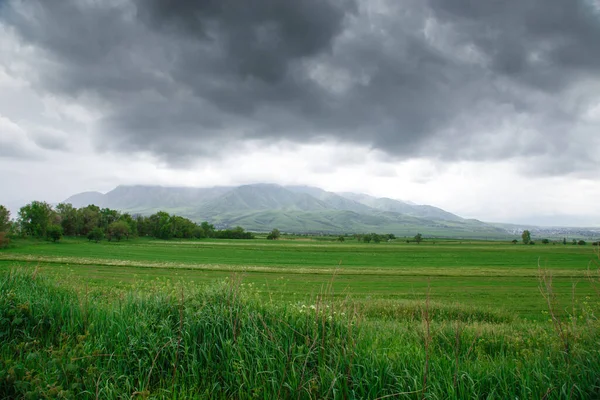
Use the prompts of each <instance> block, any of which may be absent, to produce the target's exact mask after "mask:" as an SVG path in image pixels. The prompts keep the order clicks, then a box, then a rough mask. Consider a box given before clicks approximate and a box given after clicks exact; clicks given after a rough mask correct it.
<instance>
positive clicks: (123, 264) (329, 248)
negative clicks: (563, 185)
mask: <svg viewBox="0 0 600 400" xmlns="http://www.w3.org/2000/svg"><path fill="white" fill-rule="evenodd" d="M593 258H594V252H593V249H592V247H591V246H571V245H567V246H563V245H545V246H544V245H535V246H524V245H520V244H519V245H513V244H510V243H504V242H486V241H463V242H461V241H452V240H436V241H435V244H434V243H433V241H426V242H424V243H422V244H420V245H417V244H414V243H411V244H406V243H405V242H404V241H396V242H391V243H380V244H360V243H356V242H355V241H347V242H345V243H336V242H324V241H315V240H280V241H275V242H273V241H266V240H252V241H224V240H217V241H215V240H213V241H211V240H206V241H169V242H165V241H157V240H145V239H137V240H132V241H124V242H121V243H108V242H102V243H98V244H96V243H89V242H87V241H85V240H78V239H67V240H65V241H64V242H63V243H58V244H54V243H49V242H45V241H39V242H35V241H17V242H16V243H15V244H14V246H13V247H12V248H10V249H6V250H2V251H0V269H4V270H7V269H10V268H12V267H14V266H18V265H19V266H30V267H35V266H38V265H39V266H40V267H41V268H42V269H43V270H46V271H48V272H50V273H53V274H59V275H63V276H64V275H73V276H76V277H80V278H81V279H85V280H86V281H87V282H88V283H89V284H91V285H97V286H105V287H112V286H117V287H122V288H126V287H128V286H129V285H131V284H133V283H135V282H136V281H140V280H142V281H143V280H146V281H147V280H152V279H154V278H156V277H164V278H175V279H178V278H183V279H186V280H190V281H194V282H198V283H209V282H213V281H215V280H220V279H223V278H224V277H227V276H229V275H231V274H233V273H237V274H241V275H242V276H243V279H244V281H245V282H247V283H253V284H254V285H255V287H257V288H259V290H260V292H261V293H262V294H263V295H264V296H268V297H269V298H273V297H275V298H277V299H281V300H285V301H301V300H303V299H304V298H306V297H307V296H311V295H314V294H315V293H316V292H318V291H319V290H320V289H321V287H322V285H323V284H325V283H327V282H329V281H331V280H332V277H333V288H334V290H335V292H336V293H338V294H340V295H345V294H351V295H352V296H353V297H354V298H356V299H391V300H402V301H414V300H422V299H423V297H424V295H425V292H426V291H427V288H428V287H430V292H431V295H430V296H431V298H432V299H433V300H435V301H438V302H444V303H448V304H460V305H466V306H473V307H488V308H492V309H495V310H499V311H502V312H507V313H511V314H514V315H517V316H520V317H522V318H527V319H536V320H537V319H541V318H543V315H542V311H543V310H544V309H545V304H544V301H543V299H542V298H541V296H540V295H539V291H538V285H539V282H538V272H539V271H538V263H539V264H541V265H542V266H543V267H544V268H547V269H548V270H549V271H551V272H552V274H553V275H554V277H555V279H554V286H555V290H556V292H557V295H558V296H559V298H561V299H563V300H564V301H565V303H566V304H565V306H566V305H568V304H567V303H568V302H569V301H570V299H571V291H572V285H573V284H576V285H577V287H576V290H575V300H576V301H580V302H581V301H583V300H584V299H585V298H586V297H588V296H590V295H592V294H593V291H592V288H591V287H590V285H589V282H588V280H587V279H586V278H585V276H586V272H587V266H588V263H589V262H590V260H591V259H593ZM567 300H568V301H567Z"/></svg>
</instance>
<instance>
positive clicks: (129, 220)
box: [119, 213, 138, 236]
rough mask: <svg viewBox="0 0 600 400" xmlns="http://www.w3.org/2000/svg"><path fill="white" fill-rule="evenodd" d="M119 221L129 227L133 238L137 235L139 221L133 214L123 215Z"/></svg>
mask: <svg viewBox="0 0 600 400" xmlns="http://www.w3.org/2000/svg"><path fill="white" fill-rule="evenodd" d="M119 221H123V222H125V223H126V224H127V225H129V232H130V235H132V236H136V235H137V232H138V223H137V220H136V219H135V218H133V217H132V216H131V214H129V213H124V214H121V216H120V217H119Z"/></svg>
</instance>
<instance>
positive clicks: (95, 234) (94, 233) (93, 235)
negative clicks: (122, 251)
mask: <svg viewBox="0 0 600 400" xmlns="http://www.w3.org/2000/svg"><path fill="white" fill-rule="evenodd" d="M87 238H88V240H89V241H90V242H91V241H92V240H93V241H94V242H96V243H98V242H99V241H101V240H102V239H104V231H102V229H100V228H94V229H92V230H91V231H90V233H88V235H87Z"/></svg>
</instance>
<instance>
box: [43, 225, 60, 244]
mask: <svg viewBox="0 0 600 400" xmlns="http://www.w3.org/2000/svg"><path fill="white" fill-rule="evenodd" d="M62 235H63V230H62V227H61V226H60V225H50V226H49V227H48V229H46V237H47V238H48V239H49V240H52V241H53V242H54V243H56V242H58V241H59V240H60V239H61V238H62Z"/></svg>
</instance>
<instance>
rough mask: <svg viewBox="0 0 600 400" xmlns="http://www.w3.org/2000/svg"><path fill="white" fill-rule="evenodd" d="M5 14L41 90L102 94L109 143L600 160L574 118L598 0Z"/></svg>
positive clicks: (89, 98)
mask: <svg viewBox="0 0 600 400" xmlns="http://www.w3.org/2000/svg"><path fill="white" fill-rule="evenodd" d="M0 21H2V23H4V24H7V25H10V26H11V27H12V28H13V29H14V30H15V32H17V34H18V35H19V36H20V38H21V39H22V40H23V41H24V42H26V43H28V44H31V45H34V46H36V47H37V48H38V49H39V51H40V54H41V61H40V65H41V67H40V70H39V71H38V75H37V76H35V77H30V79H31V80H32V82H33V83H34V84H35V85H37V87H39V88H40V90H45V91H48V92H49V93H51V94H54V95H60V96H68V97H71V98H75V99H77V100H78V101H80V102H82V103H83V104H86V105H87V106H88V107H94V108H95V109H97V110H99V111H100V113H101V115H102V116H103V117H102V118H101V119H100V121H99V123H98V125H97V126H96V127H95V130H96V132H97V136H96V145H97V147H98V148H99V149H101V150H105V151H113V150H118V151H123V152H129V151H141V152H150V153H152V154H155V155H156V156H158V157H160V158H162V159H164V160H166V161H167V162H169V163H170V164H172V165H185V164H186V163H188V162H190V161H193V160H194V159H196V158H210V157H213V156H215V155H218V154H219V153H220V152H222V151H232V150H235V149H236V148H238V149H239V148H243V147H244V146H243V145H242V144H243V142H244V141H245V140H248V139H252V140H256V139H258V140H265V141H269V142H273V141H278V140H288V141H293V142H297V143H305V142H312V141H316V140H321V139H323V138H325V139H334V140H338V141H341V142H353V143H358V144H364V145H367V146H370V147H371V148H375V149H378V150H381V151H383V152H384V153H386V154H387V155H388V156H390V157H391V158H396V159H403V158H408V157H412V156H419V157H434V158H438V159H442V160H458V159H470V160H485V159H506V158H522V157H532V158H533V159H535V160H539V161H538V163H537V166H538V168H535V169H534V173H538V174H543V173H548V174H562V173H568V172H573V171H589V170H590V169H594V168H597V167H598V165H599V164H598V161H596V160H597V157H595V156H594V155H593V154H591V152H590V151H589V149H590V146H592V147H593V146H595V145H598V144H600V143H598V139H595V138H594V136H592V138H590V133H591V132H592V131H593V130H594V128H595V129H596V130H597V126H596V127H594V126H589V124H588V125H586V124H583V123H582V122H581V118H582V117H581V116H582V115H583V114H584V113H585V111H586V110H587V108H588V107H589V106H590V104H592V102H593V101H598V98H597V97H594V96H597V92H595V91H594V90H590V88H589V85H588V82H591V81H595V80H598V79H599V78H600V40H598V38H600V17H599V15H598V12H597V11H595V9H594V8H593V7H592V6H591V5H590V3H589V1H588V0H510V1H503V2H473V1H468V0H428V1H419V0H402V1H399V0H389V1H386V0H381V1H366V0H364V1H358V2H354V1H350V0H305V1H293V2H292V1H290V2H288V1H280V0H254V1H248V2H242V3H240V2H239V1H235V0H220V1H218V0H206V1H190V0H170V1H169V0H148V1H143V0H129V1H127V0H122V1H117V0H113V1H106V2H95V1H75V0H71V1H66V0H64V1H63V0H61V1H59V0H43V1H42V0H31V1H28V2H18V1H8V2H7V3H6V4H5V5H4V7H3V8H2V9H1V11H0ZM565 144H568V145H565ZM573 160H577V162H573Z"/></svg>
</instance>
